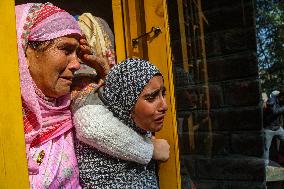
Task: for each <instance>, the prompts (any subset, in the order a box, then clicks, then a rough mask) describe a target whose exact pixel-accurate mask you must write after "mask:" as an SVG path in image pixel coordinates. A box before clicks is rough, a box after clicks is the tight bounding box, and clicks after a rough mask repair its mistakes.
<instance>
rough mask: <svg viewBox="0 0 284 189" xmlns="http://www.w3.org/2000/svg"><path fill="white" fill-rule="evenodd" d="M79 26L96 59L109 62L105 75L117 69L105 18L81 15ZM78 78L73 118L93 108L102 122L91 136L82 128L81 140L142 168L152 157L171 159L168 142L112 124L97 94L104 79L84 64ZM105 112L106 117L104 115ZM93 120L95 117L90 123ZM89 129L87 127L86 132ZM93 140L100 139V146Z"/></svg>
mask: <svg viewBox="0 0 284 189" xmlns="http://www.w3.org/2000/svg"><path fill="white" fill-rule="evenodd" d="M78 23H79V26H80V28H81V31H82V33H83V34H84V35H85V37H86V42H87V43H88V46H89V47H90V51H91V52H94V54H95V55H96V56H93V58H101V59H105V61H106V63H105V66H104V67H105V70H106V71H104V73H106V72H107V71H108V70H109V68H110V67H113V66H114V65H115V53H114V52H115V51H114V36H113V33H112V31H111V29H110V28H109V26H108V24H107V23H106V22H105V21H104V20H103V19H102V18H99V17H96V16H93V15H92V14H91V13H83V14H82V15H80V16H79V17H78ZM74 76H75V77H74V79H73V84H72V93H71V94H72V103H71V107H72V108H71V110H72V112H73V114H74V112H76V111H77V110H78V109H79V108H80V107H82V106H85V105H88V104H91V105H93V106H92V107H93V108H95V109H96V108H98V107H99V109H96V110H95V109H94V111H93V112H96V111H98V112H96V113H97V114H99V115H100V119H98V120H95V121H94V122H92V126H89V127H88V132H80V130H81V129H82V128H81V129H79V128H78V132H76V136H77V138H80V140H82V141H84V142H85V143H87V144H89V145H92V146H95V147H96V148H97V149H99V150H100V151H102V152H104V153H107V154H109V155H111V156H114V157H117V158H120V159H124V160H129V161H134V162H137V163H140V164H147V163H149V162H150V160H151V159H152V157H153V158H155V159H157V160H164V159H166V158H167V156H168V155H167V154H166V155H164V153H163V150H164V149H163V147H164V146H166V147H165V148H166V151H167V142H166V141H165V140H163V139H152V141H151V140H150V139H149V138H145V137H142V136H140V135H138V134H137V133H136V132H135V131H133V130H132V129H130V128H129V127H128V126H126V125H125V124H123V123H122V122H121V121H119V120H118V119H116V121H114V122H113V121H111V122H109V121H108V120H110V119H112V118H113V115H112V113H111V112H110V111H108V110H107V108H106V107H105V106H102V102H101V101H100V100H99V98H98V97H97V93H96V91H97V90H98V88H99V86H100V84H99V83H98V79H100V78H99V77H97V72H96V70H95V69H93V68H91V67H89V66H87V65H85V64H81V68H80V70H78V71H76V72H75V75H74ZM96 105H98V106H96ZM101 111H104V112H105V113H104V114H101ZM91 117H92V115H90V119H92V118H91ZM76 119H80V118H76ZM98 121H102V122H101V124H96V123H98ZM106 123H107V124H106ZM86 127H87V126H86V125H85V127H84V128H86ZM126 133H127V134H126ZM90 137H91V138H90ZM93 139H96V143H94V141H93ZM164 151H165V150H164ZM164 156H166V157H164Z"/></svg>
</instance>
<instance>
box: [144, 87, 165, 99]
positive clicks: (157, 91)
mask: <svg viewBox="0 0 284 189" xmlns="http://www.w3.org/2000/svg"><path fill="white" fill-rule="evenodd" d="M160 91H166V87H165V86H162V87H161V88H159V89H156V90H154V91H152V92H149V93H146V94H144V95H143V96H144V98H148V97H151V96H156V95H157V94H159V92H160Z"/></svg>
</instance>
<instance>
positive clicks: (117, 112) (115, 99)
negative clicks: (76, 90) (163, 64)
mask: <svg viewBox="0 0 284 189" xmlns="http://www.w3.org/2000/svg"><path fill="white" fill-rule="evenodd" d="M155 75H162V74H161V73H160V71H159V70H158V68H157V67H156V66H154V65H153V64H151V63H150V62H148V61H146V60H142V59H134V58H131V59H126V60H124V61H122V62H121V63H119V64H118V65H116V66H114V67H113V68H112V69H111V70H110V72H109V74H108V75H107V77H106V79H105V86H104V88H103V90H102V91H101V94H100V95H101V97H102V100H103V101H104V103H105V104H106V105H107V107H108V109H109V110H110V111H111V112H113V114H114V116H116V117H118V118H119V119H120V120H121V121H123V122H124V123H125V124H126V125H128V126H129V127H131V128H133V129H134V130H136V131H138V132H140V133H145V131H142V130H141V129H139V128H138V127H137V126H136V125H135V123H134V122H133V120H132V118H131V112H132V110H133V108H134V106H135V104H136V102H137V100H138V97H139V95H140V94H141V92H142V91H143V89H144V87H145V86H146V85H147V84H148V82H149V81H150V80H151V79H152V78H153V77H154V76H155Z"/></svg>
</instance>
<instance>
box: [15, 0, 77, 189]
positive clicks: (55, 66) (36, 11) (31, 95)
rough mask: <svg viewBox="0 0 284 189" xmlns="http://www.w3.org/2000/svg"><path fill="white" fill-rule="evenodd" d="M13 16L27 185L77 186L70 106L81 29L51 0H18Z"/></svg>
mask: <svg viewBox="0 0 284 189" xmlns="http://www.w3.org/2000/svg"><path fill="white" fill-rule="evenodd" d="M16 19H17V23H16V26H17V40H18V56H19V71H20V84H21V97H22V109H23V119H24V132H25V141H26V153H27V159H28V169H29V179H30V186H31V188H37V189H40V188H60V187H63V188H80V186H79V179H78V167H77V161H76V157H75V153H74V149H73V148H74V145H73V132H72V127H73V124H72V119H71V111H70V108H69V105H70V93H69V92H70V86H71V83H72V78H73V76H74V72H75V71H76V70H78V69H79V68H80V63H79V61H78V56H77V51H78V48H79V45H80V44H79V39H80V37H81V31H80V28H79V26H78V25H77V22H76V20H75V19H74V18H73V17H72V16H71V15H70V14H69V13H67V12H66V11H64V10H62V9H60V8H58V7H56V6H54V5H52V4H50V3H46V4H40V3H29V4H23V5H17V6H16Z"/></svg>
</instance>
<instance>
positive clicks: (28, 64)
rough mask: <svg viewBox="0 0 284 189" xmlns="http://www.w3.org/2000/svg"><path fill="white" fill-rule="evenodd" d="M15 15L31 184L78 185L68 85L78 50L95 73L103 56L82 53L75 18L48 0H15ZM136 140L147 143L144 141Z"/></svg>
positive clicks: (82, 42)
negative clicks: (30, 0)
mask: <svg viewBox="0 0 284 189" xmlns="http://www.w3.org/2000/svg"><path fill="white" fill-rule="evenodd" d="M16 19H17V23H16V24H17V39H18V54H19V70H20V84H21V97H22V109H23V119H24V132H25V141H26V153H27V160H28V169H29V178H30V186H31V188H36V189H41V188H62V187H63V188H81V186H80V185H79V178H78V177H79V176H78V174H79V173H78V166H77V160H76V156H75V152H74V141H73V129H72V128H73V123H72V118H71V111H70V86H71V83H72V81H73V77H74V72H75V71H76V70H78V69H79V68H80V63H79V61H78V60H79V59H78V55H79V54H80V55H81V57H80V58H81V59H82V60H83V61H85V62H89V65H91V66H92V67H95V68H96V69H97V71H98V73H99V74H105V73H103V72H104V69H103V68H102V66H103V61H101V62H100V61H99V59H98V58H97V57H94V56H92V55H90V54H85V53H88V48H86V41H85V40H83V39H81V31H80V28H79V26H78V24H77V22H76V21H75V19H74V18H73V17H72V16H71V15H70V14H69V13H67V12H65V11H64V10H62V9H60V8H58V7H56V6H54V5H52V4H50V3H46V4H41V3H29V4H23V5H18V6H16ZM82 55H83V56H82ZM106 126H107V125H106ZM143 142H144V141H143ZM140 145H142V146H143V145H146V146H147V145H148V146H149V144H148V143H145V142H144V143H143V144H140ZM140 145H138V147H137V149H138V150H139V147H140ZM150 148H151V146H150ZM152 149H153V146H152ZM143 153H144V151H141V152H140V154H143ZM149 156H150V157H147V159H151V157H152V153H149ZM143 157H145V155H144V156H142V158H143Z"/></svg>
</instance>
